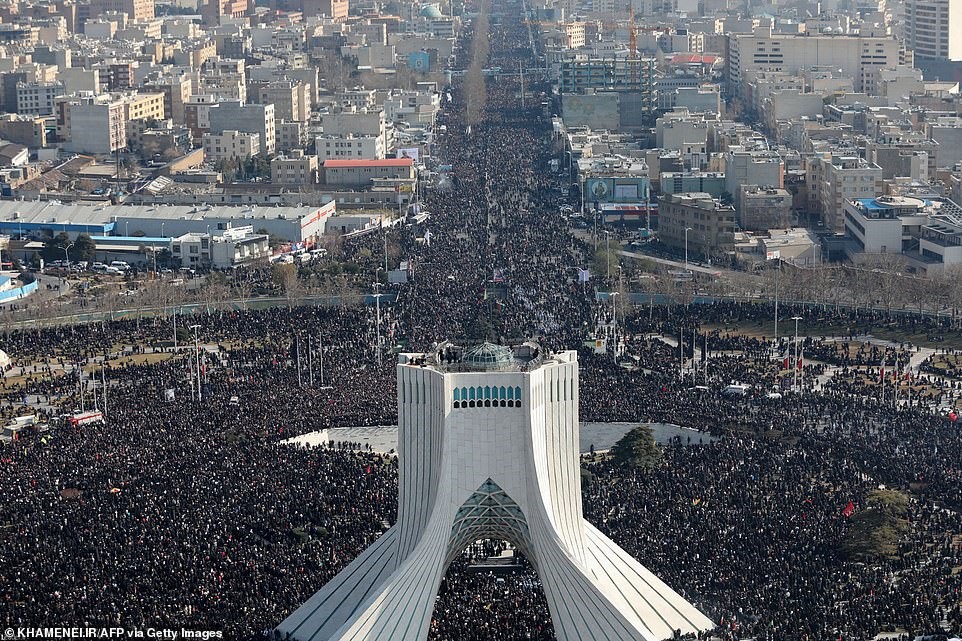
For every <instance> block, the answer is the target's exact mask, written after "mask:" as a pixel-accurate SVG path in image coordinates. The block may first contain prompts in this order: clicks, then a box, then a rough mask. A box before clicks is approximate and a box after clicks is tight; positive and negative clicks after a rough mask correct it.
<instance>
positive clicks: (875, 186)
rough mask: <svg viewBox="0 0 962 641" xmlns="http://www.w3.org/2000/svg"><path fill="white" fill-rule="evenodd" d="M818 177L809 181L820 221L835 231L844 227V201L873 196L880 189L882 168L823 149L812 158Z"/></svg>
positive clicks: (840, 230)
mask: <svg viewBox="0 0 962 641" xmlns="http://www.w3.org/2000/svg"><path fill="white" fill-rule="evenodd" d="M812 162H813V163H814V164H817V165H818V170H817V174H818V176H819V178H818V179H817V180H816V181H815V182H813V183H812V184H814V185H815V192H816V206H817V210H818V212H819V214H820V215H821V218H822V223H823V224H824V225H825V227H827V228H828V229H832V230H835V231H837V232H843V231H844V230H845V217H844V212H845V205H846V203H848V202H849V201H851V200H858V199H866V198H875V197H876V196H879V195H880V194H881V193H882V168H881V167H879V166H878V165H876V164H875V163H871V162H868V161H867V160H865V159H864V158H860V157H858V156H848V155H837V154H833V153H825V154H821V155H819V156H816V157H815V158H813V159H812Z"/></svg>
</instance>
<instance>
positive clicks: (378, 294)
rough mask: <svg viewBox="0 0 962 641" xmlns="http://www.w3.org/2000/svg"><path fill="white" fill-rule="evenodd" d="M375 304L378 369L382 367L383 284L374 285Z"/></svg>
mask: <svg viewBox="0 0 962 641" xmlns="http://www.w3.org/2000/svg"><path fill="white" fill-rule="evenodd" d="M374 290H375V294H374V302H375V305H376V310H377V311H376V313H377V330H376V331H377V366H378V369H380V367H381V296H384V294H382V293H381V283H374Z"/></svg>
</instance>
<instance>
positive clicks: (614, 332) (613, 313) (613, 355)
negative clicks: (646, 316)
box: [610, 292, 621, 359]
mask: <svg viewBox="0 0 962 641" xmlns="http://www.w3.org/2000/svg"><path fill="white" fill-rule="evenodd" d="M620 293H621V292H611V294H610V296H611V319H612V332H611V337H612V339H613V340H614V341H615V345H614V347H613V348H612V350H611V358H613V359H617V358H618V308H617V307H615V296H617V295H618V294H620Z"/></svg>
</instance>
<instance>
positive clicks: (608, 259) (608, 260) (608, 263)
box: [604, 229, 611, 287]
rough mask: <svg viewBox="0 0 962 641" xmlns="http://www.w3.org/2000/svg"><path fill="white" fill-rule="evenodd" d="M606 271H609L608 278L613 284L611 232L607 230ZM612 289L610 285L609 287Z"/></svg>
mask: <svg viewBox="0 0 962 641" xmlns="http://www.w3.org/2000/svg"><path fill="white" fill-rule="evenodd" d="M604 232H605V269H606V270H608V273H607V275H606V278H607V279H608V282H609V283H611V230H610V229H605V230H604ZM609 287H610V285H609Z"/></svg>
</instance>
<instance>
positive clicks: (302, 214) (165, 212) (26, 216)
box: [0, 200, 327, 231]
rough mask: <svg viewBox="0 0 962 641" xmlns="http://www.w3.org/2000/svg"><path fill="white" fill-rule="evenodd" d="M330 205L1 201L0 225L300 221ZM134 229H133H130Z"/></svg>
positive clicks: (4, 226) (55, 225) (54, 225)
mask: <svg viewBox="0 0 962 641" xmlns="http://www.w3.org/2000/svg"><path fill="white" fill-rule="evenodd" d="M324 207H327V205H308V206H304V207H273V206H270V207H268V206H259V205H251V204H244V205H203V204H197V205H160V204H148V205H111V204H108V203H97V204H90V203H63V202H60V201H56V200H31V201H25V200H23V201H18V200H6V201H0V227H3V228H4V229H10V228H12V227H14V226H16V225H17V224H23V225H28V224H31V223H34V224H39V223H42V224H45V225H50V226H52V227H54V228H56V227H57V226H64V225H67V226H70V225H98V226H103V225H107V224H111V223H113V221H114V220H115V219H125V218H127V219H134V218H147V219H157V220H217V219H221V220H223V219H229V220H236V221H242V220H249V221H252V222H251V224H253V221H254V220H258V219H260V220H275V219H284V220H301V219H303V218H306V217H309V216H311V215H313V214H314V213H316V212H317V211H318V210H319V209H323V208H324ZM131 231H133V230H131Z"/></svg>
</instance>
